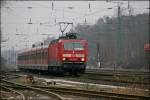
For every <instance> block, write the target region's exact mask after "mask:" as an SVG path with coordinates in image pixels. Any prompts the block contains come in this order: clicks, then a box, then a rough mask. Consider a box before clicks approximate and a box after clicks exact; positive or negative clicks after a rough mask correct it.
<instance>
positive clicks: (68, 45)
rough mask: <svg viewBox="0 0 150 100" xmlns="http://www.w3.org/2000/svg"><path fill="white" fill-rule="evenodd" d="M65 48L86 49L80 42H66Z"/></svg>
mask: <svg viewBox="0 0 150 100" xmlns="http://www.w3.org/2000/svg"><path fill="white" fill-rule="evenodd" d="M64 49H65V50H84V48H83V45H82V44H81V43H79V42H65V43H64Z"/></svg>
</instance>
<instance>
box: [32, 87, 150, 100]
mask: <svg viewBox="0 0 150 100" xmlns="http://www.w3.org/2000/svg"><path fill="white" fill-rule="evenodd" d="M34 87H36V88H41V89H45V90H49V91H54V92H61V93H69V94H77V95H84V96H96V97H106V98H112V99H119V100H120V99H123V100H124V99H129V100H132V99H134V100H138V99H144V100H148V99H149V98H150V96H138V95H129V94H119V93H112V92H104V91H91V90H82V89H72V88H71V89H69V88H65V87H54V86H50V87H43V86H34Z"/></svg>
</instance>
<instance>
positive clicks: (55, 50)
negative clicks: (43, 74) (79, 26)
mask: <svg viewBox="0 0 150 100" xmlns="http://www.w3.org/2000/svg"><path fill="white" fill-rule="evenodd" d="M64 42H80V43H82V44H83V47H84V50H64V45H63V44H64ZM41 52H42V57H41V58H40V59H38V58H37V53H41ZM43 52H44V53H43ZM45 53H47V55H46V54H45ZM87 53H88V52H87V41H86V40H83V39H81V40H77V39H68V40H65V39H60V40H59V41H57V42H55V43H53V44H50V45H49V46H47V47H44V48H42V47H41V48H34V49H32V50H30V51H26V52H22V53H20V54H18V56H21V55H27V56H30V57H29V58H30V60H22V61H20V60H18V64H23V65H27V64H29V65H35V64H42V65H48V64H49V62H61V63H63V62H76V63H78V62H83V63H86V62H87ZM44 54H45V55H44ZM63 54H71V57H65V58H66V60H65V61H63V60H62V59H63ZM75 54H84V55H85V56H84V57H76V56H75ZM31 55H35V56H36V57H35V56H34V58H33V57H31ZM81 58H84V59H85V60H84V61H81Z"/></svg>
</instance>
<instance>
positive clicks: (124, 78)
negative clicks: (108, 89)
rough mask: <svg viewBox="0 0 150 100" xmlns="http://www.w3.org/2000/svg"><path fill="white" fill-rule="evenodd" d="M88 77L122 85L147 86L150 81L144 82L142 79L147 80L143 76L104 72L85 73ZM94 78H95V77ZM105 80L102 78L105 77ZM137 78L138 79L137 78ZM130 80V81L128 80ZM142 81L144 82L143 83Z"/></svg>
mask: <svg viewBox="0 0 150 100" xmlns="http://www.w3.org/2000/svg"><path fill="white" fill-rule="evenodd" d="M85 74H86V75H89V77H88V78H89V79H93V80H104V81H111V82H120V83H131V84H132V83H134V84H145V85H149V84H150V83H149V81H148V80H147V81H143V80H140V79H145V77H144V76H145V75H144V76H141V75H134V74H132V75H130V74H129V75H128V74H127V73H126V74H122V73H113V72H112V73H110V72H109V73H104V72H102V73H101V72H85ZM93 76H94V77H93ZM104 76H105V78H102V77H104ZM106 77H108V78H106ZM114 77H117V78H119V79H115V78H114ZM135 77H137V78H135ZM146 78H148V76H146ZM127 79H128V80H127ZM133 79H138V80H133ZM141 81H142V82H141Z"/></svg>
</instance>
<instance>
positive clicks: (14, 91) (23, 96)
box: [0, 85, 25, 100]
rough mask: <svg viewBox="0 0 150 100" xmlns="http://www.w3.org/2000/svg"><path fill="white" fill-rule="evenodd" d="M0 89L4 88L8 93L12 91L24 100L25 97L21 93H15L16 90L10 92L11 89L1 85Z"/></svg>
mask: <svg viewBox="0 0 150 100" xmlns="http://www.w3.org/2000/svg"><path fill="white" fill-rule="evenodd" d="M0 88H1V89H2V88H4V89H6V90H9V91H12V92H14V93H17V94H19V95H21V96H22V100H25V96H24V95H23V94H22V93H20V92H18V91H16V90H12V89H10V88H8V87H5V86H2V85H0Z"/></svg>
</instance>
